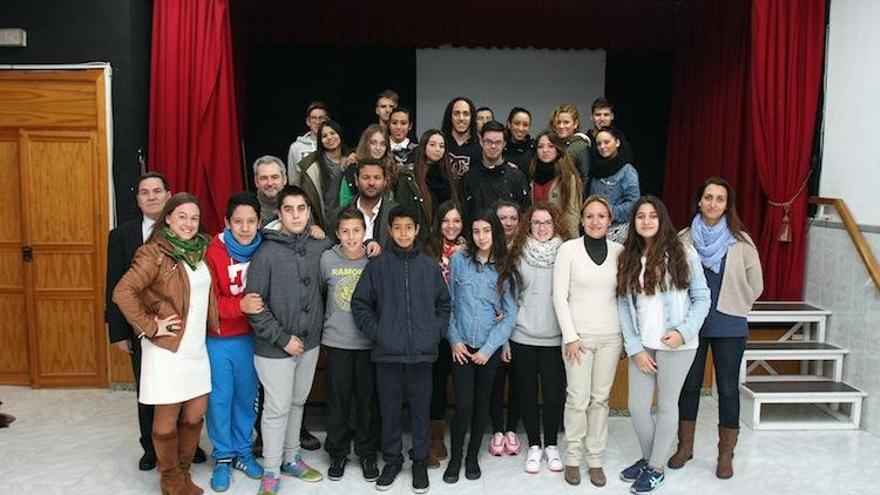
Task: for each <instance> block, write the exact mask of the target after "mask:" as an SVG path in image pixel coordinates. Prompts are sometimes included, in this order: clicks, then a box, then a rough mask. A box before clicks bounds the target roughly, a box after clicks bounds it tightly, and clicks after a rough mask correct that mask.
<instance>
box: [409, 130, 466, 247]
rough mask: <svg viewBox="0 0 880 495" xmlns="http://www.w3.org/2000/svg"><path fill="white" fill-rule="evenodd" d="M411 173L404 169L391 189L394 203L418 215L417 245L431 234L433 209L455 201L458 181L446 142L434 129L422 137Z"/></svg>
mask: <svg viewBox="0 0 880 495" xmlns="http://www.w3.org/2000/svg"><path fill="white" fill-rule="evenodd" d="M415 157H416V158H415V164H414V165H413V169H412V170H404V171H403V173H401V174H400V176H399V177H398V178H397V182H396V183H395V186H394V199H395V201H397V204H399V205H403V206H406V207H408V208H409V209H410V210H412V211H413V212H415V213H416V215H417V216H418V219H419V221H418V225H419V235H418V240H419V242H421V243H423V244H424V241H425V240H427V239H428V237H429V236H430V234H431V225H432V223H433V220H434V210H435V209H436V208H437V207H438V206H439V205H440V204H442V203H444V202H446V201H449V200H457V198H458V181H457V180H456V179H455V174H454V173H453V172H452V169H451V167H450V165H449V158H448V157H447V155H446V139H445V138H444V137H443V134H442V133H441V132H440V131H439V130H437V129H428V130H427V131H425V132H424V133H423V134H422V137H421V139H420V140H419V145H418V147H417V148H416V151H415Z"/></svg>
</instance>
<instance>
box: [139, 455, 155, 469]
mask: <svg viewBox="0 0 880 495" xmlns="http://www.w3.org/2000/svg"><path fill="white" fill-rule="evenodd" d="M138 469H140V470H141V471H152V470H154V469H156V454H154V453H152V452H145V453H144V455H142V456H141V459H140V460H139V461H138Z"/></svg>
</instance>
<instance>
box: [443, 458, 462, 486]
mask: <svg viewBox="0 0 880 495" xmlns="http://www.w3.org/2000/svg"><path fill="white" fill-rule="evenodd" d="M460 474H461V454H458V455H455V454H453V455H452V457H450V458H449V464H447V465H446V471H445V472H444V473H443V481H445V482H446V483H458V476H459V475H460Z"/></svg>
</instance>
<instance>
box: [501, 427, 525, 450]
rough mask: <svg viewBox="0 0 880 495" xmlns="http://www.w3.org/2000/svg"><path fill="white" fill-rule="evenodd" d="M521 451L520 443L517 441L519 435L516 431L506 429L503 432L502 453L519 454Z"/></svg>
mask: <svg viewBox="0 0 880 495" xmlns="http://www.w3.org/2000/svg"><path fill="white" fill-rule="evenodd" d="M520 452H522V444H520V443H519V437H517V436H516V433H514V432H512V431H508V432H507V433H505V434H504V453H505V454H506V455H519V453H520Z"/></svg>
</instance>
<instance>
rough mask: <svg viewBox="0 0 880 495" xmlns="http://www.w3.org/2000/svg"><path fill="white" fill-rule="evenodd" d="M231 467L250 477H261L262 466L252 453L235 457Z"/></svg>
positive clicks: (256, 478)
mask: <svg viewBox="0 0 880 495" xmlns="http://www.w3.org/2000/svg"><path fill="white" fill-rule="evenodd" d="M232 467H234V468H235V469H238V470H239V471H241V472H243V473H244V474H245V475H247V477H248V478H251V479H255V480H258V479H260V478H262V477H263V466H261V465H260V463H259V462H257V459H256V458H255V457H254V456H253V454H248V455H244V456H240V457H236V458H235V462H234V463H232Z"/></svg>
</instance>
